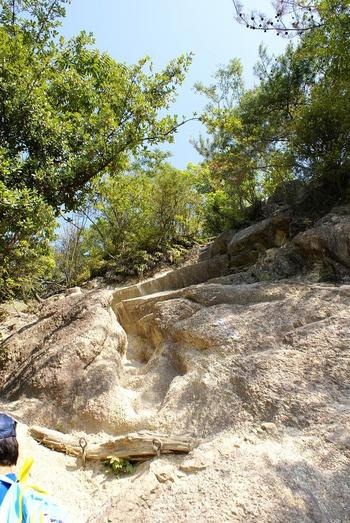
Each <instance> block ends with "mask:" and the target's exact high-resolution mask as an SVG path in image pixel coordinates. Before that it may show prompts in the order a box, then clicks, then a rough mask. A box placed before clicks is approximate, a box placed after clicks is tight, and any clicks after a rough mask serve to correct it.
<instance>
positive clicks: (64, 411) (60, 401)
mask: <svg viewBox="0 0 350 523" xmlns="http://www.w3.org/2000/svg"><path fill="white" fill-rule="evenodd" d="M111 297H112V293H111V292H109V291H97V292H96V291H95V292H90V293H87V294H82V293H81V292H75V293H73V294H70V295H68V296H67V297H66V298H64V297H63V298H62V299H48V300H46V302H44V304H43V307H42V309H41V311H40V316H39V318H37V320H36V321H35V322H34V323H32V324H29V325H26V326H25V327H23V328H21V329H19V330H18V331H17V332H15V333H14V334H13V335H12V336H10V337H9V338H8V339H7V340H5V342H4V343H3V344H2V347H1V352H0V365H1V368H2V372H1V376H0V387H1V395H2V397H3V398H5V399H6V400H16V399H19V398H24V397H27V398H31V399H33V398H34V399H37V400H39V401H38V403H37V407H36V411H35V412H32V413H31V415H32V416H35V418H36V419H37V421H38V422H45V423H46V424H51V425H54V424H55V423H58V421H59V424H60V426H61V425H62V424H63V425H66V424H68V425H69V426H79V424H80V425H84V427H85V428H87V427H88V428H90V429H93V428H96V427H98V428H100V427H101V426H103V425H105V426H110V425H111V423H112V424H113V419H114V418H115V416H113V407H112V405H111V402H112V399H113V394H115V390H116V387H117V386H118V382H119V376H120V371H121V357H122V355H123V353H124V352H125V349H126V335H125V332H124V331H123V329H122V328H121V326H120V325H119V324H118V322H117V320H116V318H115V315H114V313H113V311H112V309H111V308H110V306H109V303H110V300H111Z"/></svg>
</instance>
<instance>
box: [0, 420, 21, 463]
mask: <svg viewBox="0 0 350 523" xmlns="http://www.w3.org/2000/svg"><path fill="white" fill-rule="evenodd" d="M16 425H17V422H16V421H15V420H14V419H13V418H11V417H10V416H8V415H7V414H3V413H2V412H0V466H2V467H12V466H13V465H16V463H17V459H18V441H17V436H16Z"/></svg>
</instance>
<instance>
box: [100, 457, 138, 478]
mask: <svg viewBox="0 0 350 523" xmlns="http://www.w3.org/2000/svg"><path fill="white" fill-rule="evenodd" d="M106 465H107V466H108V467H109V468H110V469H111V470H112V472H113V474H114V475H115V476H116V477H117V478H119V477H120V476H124V475H126V474H132V473H133V472H134V471H135V465H133V464H132V463H131V462H130V461H128V460H126V459H121V458H117V457H115V456H110V457H109V458H108V461H107V462H106Z"/></svg>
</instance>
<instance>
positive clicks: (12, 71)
mask: <svg viewBox="0 0 350 523" xmlns="http://www.w3.org/2000/svg"><path fill="white" fill-rule="evenodd" d="M66 3H67V2H66V1H65V0H30V1H29V0H11V1H10V0H1V2H0V9H1V11H0V122H1V124H0V182H1V185H0V200H1V201H3V202H7V203H6V204H4V205H2V206H1V207H0V208H1V209H3V208H4V207H6V216H5V214H1V215H0V220H1V221H2V222H4V223H8V224H10V223H14V222H15V221H16V212H17V211H16V206H15V205H14V206H13V208H12V211H11V203H10V201H11V200H9V199H7V196H6V195H8V194H9V193H11V191H16V192H15V193H14V197H13V201H15V200H16V199H18V198H19V199H21V198H22V202H23V205H25V204H26V203H25V202H30V201H31V199H32V200H33V201H38V202H39V201H40V202H41V206H42V208H43V207H44V206H45V205H48V206H49V208H50V209H52V211H53V212H54V213H56V214H57V213H58V212H59V211H61V210H64V211H67V210H74V209H77V208H78V207H79V206H80V205H81V203H82V201H83V198H84V195H85V194H86V193H87V192H88V190H89V189H90V187H91V183H92V180H94V179H96V178H97V177H98V176H102V175H103V174H105V173H106V172H108V173H112V174H113V173H115V172H119V171H120V170H121V169H123V168H124V166H125V164H126V162H127V159H128V156H129V155H130V154H136V153H137V151H138V150H140V149H142V148H144V147H145V146H146V145H148V144H150V145H154V144H157V143H158V142H162V141H166V140H167V141H171V140H172V138H173V134H174V132H175V130H176V128H177V126H178V122H177V118H176V116H169V115H164V109H168V108H169V105H170V104H171V102H172V101H173V99H174V95H175V91H176V88H177V86H178V85H179V84H180V83H181V82H182V80H183V79H184V75H185V72H186V70H187V68H188V65H189V63H190V56H182V57H180V58H178V59H176V60H174V61H172V62H171V63H170V64H169V65H168V66H167V67H166V68H165V69H164V70H163V71H161V72H159V73H153V72H152V64H151V62H150V59H149V58H147V57H146V58H144V59H142V60H140V62H139V63H137V64H136V65H133V66H128V65H126V64H123V63H118V62H116V61H115V60H114V59H112V58H111V57H110V56H109V55H107V54H106V53H101V52H100V51H98V50H97V49H96V48H95V47H94V41H93V38H92V36H91V35H88V34H86V33H84V32H82V33H80V34H79V35H78V36H77V37H75V38H72V39H70V40H68V41H65V40H64V39H63V38H62V37H59V33H58V26H59V24H60V19H61V17H62V16H63V15H64V6H65V4H66ZM161 111H163V113H162V114H161ZM21 191H22V192H23V197H22V196H21ZM28 195H30V197H28ZM3 212H5V211H3ZM11 212H12V213H13V216H12V218H11V219H9V215H10V214H11ZM28 213H29V214H30V213H31V209H30V208H28ZM49 214H50V215H51V214H52V213H49ZM33 218H34V217H33ZM35 226H37V231H36V234H35V235H34V236H35V238H39V237H47V236H48V234H49V233H48V229H47V228H46V223H45V221H41V220H38V221H37V223H35V220H34V223H33V229H35ZM50 227H51V226H50ZM50 230H51V229H50ZM23 238H26V230H25V227H24V226H23V229H22V228H21V225H20V223H18V224H17V226H16V230H14V229H12V228H10V229H8V230H5V231H4V233H3V235H2V238H1V242H2V243H3V244H4V251H3V252H4V253H5V254H3V258H4V257H6V260H5V259H4V260H3V278H4V280H3V281H2V283H0V287H4V291H5V287H6V284H5V280H6V278H7V281H8V282H10V281H11V280H12V276H11V274H8V273H7V272H6V271H7V269H5V268H6V267H9V266H10V265H11V266H12V267H13V271H14V272H16V268H15V266H13V263H14V260H16V259H17V255H16V254H15V252H16V249H18V248H19V245H20V242H21V241H22V239H23ZM36 241H37V240H35V242H36ZM35 242H34V244H35V245H36V243H35ZM34 244H33V245H34ZM21 252H22V251H21ZM12 255H13V256H14V259H13V260H12V261H11V263H10V262H9V260H10V258H11V256H12ZM22 255H23V252H22ZM24 256H25V254H24ZM30 264H31V257H30V256H29V257H28V268H27V269H28V271H31V269H30V268H29V266H30ZM32 268H33V267H32ZM4 271H5V272H4ZM34 272H35V271H34ZM9 287H11V285H9V286H7V290H9ZM1 292H2V291H1V289H0V293H1Z"/></svg>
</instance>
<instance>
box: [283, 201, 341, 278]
mask: <svg viewBox="0 0 350 523" xmlns="http://www.w3.org/2000/svg"><path fill="white" fill-rule="evenodd" d="M293 243H294V244H295V245H296V246H297V247H299V249H300V250H301V251H302V253H303V254H304V256H305V257H307V258H308V259H309V260H312V259H322V258H325V257H327V258H330V259H332V260H334V261H335V262H338V263H340V264H341V265H343V266H344V267H346V268H348V269H350V207H348V206H343V207H338V208H335V209H333V211H332V212H331V213H329V214H327V215H326V216H324V217H323V218H321V219H320V220H319V221H318V222H316V224H315V226H314V227H312V228H310V229H307V230H306V231H304V232H302V233H300V234H298V235H297V236H296V237H295V238H294V240H293Z"/></svg>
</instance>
